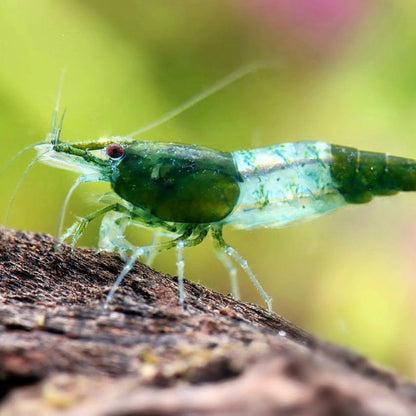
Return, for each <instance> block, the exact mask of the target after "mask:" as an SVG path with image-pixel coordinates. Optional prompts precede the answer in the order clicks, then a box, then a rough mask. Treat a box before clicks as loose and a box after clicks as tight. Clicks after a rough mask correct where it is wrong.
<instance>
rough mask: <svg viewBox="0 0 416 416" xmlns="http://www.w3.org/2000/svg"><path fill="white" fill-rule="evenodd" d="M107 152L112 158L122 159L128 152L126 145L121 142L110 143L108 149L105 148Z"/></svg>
mask: <svg viewBox="0 0 416 416" xmlns="http://www.w3.org/2000/svg"><path fill="white" fill-rule="evenodd" d="M105 152H106V153H107V156H108V157H111V159H120V158H121V157H123V156H124V154H125V153H126V151H125V150H124V147H123V146H122V145H121V144H119V143H111V144H109V145H108V146H107V149H105Z"/></svg>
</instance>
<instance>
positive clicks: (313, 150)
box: [12, 63, 416, 311]
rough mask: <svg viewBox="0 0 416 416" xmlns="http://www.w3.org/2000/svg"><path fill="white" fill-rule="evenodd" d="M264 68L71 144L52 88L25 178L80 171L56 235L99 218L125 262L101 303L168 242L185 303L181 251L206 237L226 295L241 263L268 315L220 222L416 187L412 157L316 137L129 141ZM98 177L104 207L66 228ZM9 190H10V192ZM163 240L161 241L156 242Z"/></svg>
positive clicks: (107, 241) (250, 221)
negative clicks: (78, 199) (51, 106)
mask: <svg viewBox="0 0 416 416" xmlns="http://www.w3.org/2000/svg"><path fill="white" fill-rule="evenodd" d="M269 66H270V64H268V63H266V64H264V63H254V64H251V65H248V66H246V67H242V68H240V69H239V70H237V71H235V72H234V73H232V74H230V75H229V76H227V77H225V78H223V79H222V80H220V81H218V82H217V83H216V84H214V85H213V86H212V87H210V88H208V89H207V90H205V91H203V92H202V93H200V94H198V95H197V96H195V97H194V98H192V99H190V100H189V101H187V102H185V103H184V104H182V105H181V106H179V107H178V108H177V109H175V110H173V111H171V112H169V113H167V114H166V115H164V116H162V117H161V118H159V119H158V120H156V121H155V122H153V123H151V124H150V125H148V126H146V127H144V128H141V129H139V130H136V131H134V132H133V133H131V134H130V135H127V136H113V137H108V138H101V139H98V140H90V141H83V142H76V143H70V142H66V141H65V142H64V141H62V140H61V138H60V134H61V129H62V120H63V117H62V119H61V122H60V124H59V125H57V116H58V103H59V94H60V92H59V93H58V97H57V100H56V104H55V110H54V115H53V122H52V130H51V132H50V133H49V134H48V135H47V140H46V141H45V142H41V143H36V144H34V145H32V146H29V147H28V148H27V149H24V151H26V150H28V149H31V148H35V149H36V150H37V153H38V155H37V157H36V158H35V159H34V160H33V161H32V163H31V164H30V165H29V166H28V168H27V169H26V172H25V174H26V173H27V171H28V170H29V169H30V168H31V167H32V166H33V165H34V163H35V162H37V161H41V162H43V163H46V164H48V165H52V166H54V167H58V168H62V169H67V170H71V171H75V172H78V173H80V176H79V177H78V179H77V180H76V181H75V182H74V184H73V185H72V187H71V188H70V190H69V191H68V193H67V196H66V198H65V200H64V203H63V206H62V209H61V214H60V218H59V221H58V224H59V225H58V236H59V237H60V241H65V240H68V239H70V240H71V243H72V245H75V244H76V242H77V240H78V239H79V238H80V236H81V235H82V233H83V232H84V230H85V228H86V227H87V226H88V224H89V223H90V222H91V221H94V220H95V219H97V218H99V217H102V220H101V225H100V231H99V248H100V249H103V250H108V251H113V252H118V253H119V254H120V256H121V257H122V259H124V261H125V264H124V267H123V269H122V270H121V272H120V274H119V275H118V277H117V278H116V280H115V282H114V284H113V285H112V287H111V289H110V291H109V292H108V294H107V296H106V300H105V303H104V307H105V308H108V306H109V304H110V302H111V300H112V298H113V297H114V294H115V292H116V290H117V288H118V286H119V285H120V284H121V283H122V281H123V279H124V278H125V277H126V275H127V274H128V273H129V272H130V270H131V269H132V268H133V266H134V264H135V262H136V260H137V259H139V258H144V259H145V260H147V263H148V264H150V263H151V262H152V260H153V258H154V256H155V255H156V254H157V253H160V252H162V251H166V250H170V249H172V248H175V249H176V253H177V261H176V262H177V274H178V292H179V296H178V298H179V303H180V304H181V305H182V307H184V305H185V303H184V267H185V262H184V257H183V250H184V249H185V248H188V247H194V246H197V245H198V244H200V243H201V242H202V241H203V240H204V239H205V237H206V236H207V235H208V234H209V233H211V235H212V237H213V244H214V249H215V252H216V254H217V256H218V258H219V260H220V261H221V262H222V263H223V265H224V267H225V268H226V269H227V271H228V273H229V275H230V279H231V292H232V295H233V296H234V297H235V298H236V299H238V298H239V290H238V284H237V268H236V266H235V264H237V265H238V266H240V267H241V268H242V269H243V271H244V272H245V273H246V274H247V276H248V277H249V279H250V280H251V282H252V284H253V285H254V286H255V287H256V289H257V290H258V291H259V293H260V295H261V296H262V297H263V299H264V301H265V302H266V305H267V307H268V309H269V310H270V311H271V310H272V299H271V297H270V296H269V295H268V294H267V292H266V291H265V289H264V288H263V286H262V285H261V283H260V282H259V280H258V279H257V278H256V276H255V274H254V273H253V271H252V270H251V268H250V267H249V265H248V263H247V261H246V260H245V259H244V258H243V257H242V256H241V255H240V254H239V253H238V252H237V251H236V250H235V249H234V248H233V247H232V246H231V245H229V244H228V243H227V242H226V241H225V240H224V238H223V234H222V231H223V227H224V226H228V225H230V226H233V227H235V228H239V229H252V228H258V227H269V228H279V227H284V226H286V225H289V224H293V223H297V222H301V221H306V220H310V219H313V218H315V217H318V216H320V215H323V214H325V213H328V212H330V211H333V210H335V209H337V208H340V207H342V206H345V205H347V204H361V203H366V202H369V201H370V200H371V199H372V198H373V197H374V196H379V195H392V194H395V193H397V192H400V191H414V190H416V160H413V159H407V158H401V157H394V156H390V155H389V154H387V153H375V152H366V151H360V150H358V149H354V148H350V147H344V146H339V145H333V144H329V143H326V142H321V141H303V142H294V143H283V144H276V145H272V146H268V147H263V148H258V149H251V150H236V151H232V152H224V151H220V150H215V149H211V148H208V147H204V146H199V145H189V144H180V143H173V142H152V141H144V140H136V139H134V138H133V136H135V135H137V134H139V133H142V132H144V131H147V130H149V129H150V128H152V127H154V126H156V125H159V124H161V123H162V122H165V121H167V120H169V119H171V118H172V117H174V116H176V115H177V114H179V113H180V112H182V111H185V110H186V109H187V108H189V107H190V106H192V105H194V104H195V103H197V102H198V101H200V100H202V99H203V98H206V97H207V96H209V95H211V94H213V93H215V92H216V91H218V90H219V89H222V88H224V87H225V86H227V85H228V84H230V83H231V82H234V81H235V80H237V79H239V78H241V77H243V76H245V75H247V74H249V73H251V72H253V71H254V70H257V69H260V68H264V67H269ZM61 83H62V81H61ZM60 90H61V87H60V88H59V91H60ZM21 181H22V179H21V180H20V181H19V185H20V183H21ZM94 181H105V182H109V183H110V185H111V188H112V191H110V192H108V193H106V194H105V195H103V196H102V197H101V200H100V201H101V202H102V203H103V204H104V206H103V208H101V209H99V210H97V211H95V212H92V213H91V214H89V215H87V216H85V217H83V218H79V219H77V220H76V221H75V222H74V223H73V224H72V225H71V226H70V227H69V228H68V229H67V230H66V232H64V233H62V232H61V229H62V223H63V216H64V214H65V210H66V206H67V203H68V201H69V198H70V197H71V195H72V193H73V191H74V190H75V189H76V187H77V186H79V185H80V184H82V183H85V182H94ZM15 194H16V191H15V193H14V195H13V197H14V196H15ZM12 199H13V198H12ZM129 226H138V227H144V228H147V229H150V230H151V231H153V235H154V238H153V241H152V243H151V244H149V245H146V246H136V245H134V244H133V243H131V242H130V241H129V240H128V239H127V238H126V233H125V231H126V228H127V227H129ZM161 236H163V237H165V238H166V237H167V240H166V241H160V237H161Z"/></svg>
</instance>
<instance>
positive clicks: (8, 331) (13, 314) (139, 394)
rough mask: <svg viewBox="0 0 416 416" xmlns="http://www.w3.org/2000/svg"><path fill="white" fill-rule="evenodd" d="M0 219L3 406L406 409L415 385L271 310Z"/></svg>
mask: <svg viewBox="0 0 416 416" xmlns="http://www.w3.org/2000/svg"><path fill="white" fill-rule="evenodd" d="M55 245H56V241H55V240H54V239H53V238H52V237H50V236H47V235H43V234H35V233H24V232H20V231H15V230H10V229H4V228H0V277H1V280H0V396H1V399H0V400H1V401H0V409H1V411H0V414H1V415H2V416H6V415H13V416H16V415H42V416H44V415H46V416H48V415H55V414H59V415H61V414H62V415H92V416H95V415H97V416H102V415H125V416H127V415H129V416H132V415H243V416H244V415H265V416H267V415H291V416H297V415H303V416H315V415H316V416H318V415H319V416H326V415H334V416H335V415H336V416H343V415H345V416H346V415H351V416H363V415H377V416H383V415H386V416H392V415H416V386H415V385H414V384H412V383H410V382H406V381H404V380H403V379H401V378H400V377H399V376H396V375H395V374H393V373H390V372H388V371H386V370H384V369H381V368H379V367H378V366H376V365H374V364H372V363H371V362H369V361H368V360H367V359H365V358H364V357H362V356H360V355H358V354H356V353H354V352H352V351H349V350H346V349H344V348H342V347H337V346H334V345H330V344H328V343H325V342H324V341H321V340H319V339H317V338H315V337H314V336H312V335H310V334H308V333H306V332H305V331H303V330H301V329H300V328H297V327H296V326H295V325H293V324H291V323H290V322H288V321H286V320H285V319H283V318H282V317H280V316H278V315H276V314H271V313H268V312H266V311H265V310H264V309H262V308H260V307H258V306H254V305H250V304H244V303H240V302H237V301H235V300H233V299H232V298H230V297H228V296H223V295H220V294H218V293H216V292H213V291H211V290H209V289H207V288H204V287H202V286H199V285H197V284H194V283H191V282H187V283H186V293H185V296H186V310H182V308H181V307H180V306H179V304H178V301H177V284H176V280H175V278H172V277H170V276H166V275H163V274H160V273H157V272H155V271H154V270H152V269H149V268H148V267H146V266H144V265H142V264H140V263H137V265H136V266H135V268H134V271H133V272H132V273H131V274H130V276H129V277H128V278H127V279H126V280H125V282H124V283H123V284H122V286H121V287H120V288H119V290H118V291H117V294H116V297H115V299H114V301H113V303H112V304H111V307H110V308H109V310H103V308H102V304H103V300H104V298H105V294H106V293H107V291H108V289H109V288H110V286H111V284H112V283H113V281H114V279H115V277H116V276H117V274H118V272H119V271H120V269H121V267H122V265H123V263H122V261H121V260H120V259H119V258H118V257H117V256H115V255H111V254H107V253H100V254H96V253H95V252H94V251H92V250H87V249H74V250H71V249H70V248H69V247H68V246H66V245H64V246H61V247H60V248H59V249H56V248H55Z"/></svg>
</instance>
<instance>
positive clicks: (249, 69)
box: [127, 61, 277, 137]
mask: <svg viewBox="0 0 416 416" xmlns="http://www.w3.org/2000/svg"><path fill="white" fill-rule="evenodd" d="M276 65H277V63H276V62H271V61H257V62H253V63H251V64H248V65H245V66H242V67H241V68H239V69H237V70H236V71H234V72H232V73H231V74H229V75H227V76H226V77H224V78H222V79H220V80H219V81H217V82H216V83H215V84H213V85H211V87H209V88H207V89H206V90H204V91H202V92H200V93H199V94H197V95H195V96H194V97H192V98H190V99H189V100H188V101H185V102H184V103H183V104H181V105H180V106H179V107H176V108H175V109H174V110H171V111H168V112H167V113H166V114H164V115H162V116H161V117H159V118H157V119H156V120H154V121H152V122H151V123H150V124H147V125H146V126H143V127H141V128H139V129H137V130H135V131H133V132H131V133H130V134H128V135H127V136H128V137H134V136H137V135H138V134H141V133H144V132H145V131H148V130H150V129H153V128H154V127H156V126H159V125H160V124H162V123H165V122H166V121H168V120H171V119H172V118H174V117H176V116H177V115H178V114H181V113H183V112H184V111H186V110H187V109H188V108H190V107H192V106H193V105H195V104H197V103H199V102H200V101H202V100H204V99H205V98H207V97H209V96H210V95H213V94H215V93H216V92H218V91H220V90H222V89H223V88H225V87H226V86H228V85H230V84H232V83H233V82H235V81H237V80H239V79H240V78H243V77H244V76H246V75H248V74H251V73H253V72H255V71H258V70H259V69H264V68H272V67H273V66H276Z"/></svg>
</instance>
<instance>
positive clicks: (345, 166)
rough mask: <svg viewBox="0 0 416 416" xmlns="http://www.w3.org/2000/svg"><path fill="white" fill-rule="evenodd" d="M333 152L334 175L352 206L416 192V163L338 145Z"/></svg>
mask: <svg viewBox="0 0 416 416" xmlns="http://www.w3.org/2000/svg"><path fill="white" fill-rule="evenodd" d="M331 152H332V157H333V161H332V163H331V176H332V178H333V180H334V182H335V183H336V184H337V187H338V189H339V191H340V192H341V193H342V195H343V196H344V198H345V200H346V201H347V202H348V203H351V204H361V203H365V202H369V201H370V200H371V199H372V198H373V196H376V195H393V194H395V193H397V192H399V191H415V190H416V161H415V160H412V159H406V158H402V157H396V156H389V155H388V154H387V153H375V152H362V151H360V150H357V149H354V148H350V147H343V146H336V145H332V146H331Z"/></svg>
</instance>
